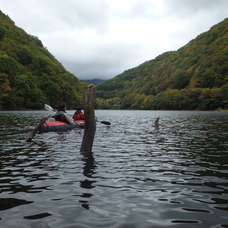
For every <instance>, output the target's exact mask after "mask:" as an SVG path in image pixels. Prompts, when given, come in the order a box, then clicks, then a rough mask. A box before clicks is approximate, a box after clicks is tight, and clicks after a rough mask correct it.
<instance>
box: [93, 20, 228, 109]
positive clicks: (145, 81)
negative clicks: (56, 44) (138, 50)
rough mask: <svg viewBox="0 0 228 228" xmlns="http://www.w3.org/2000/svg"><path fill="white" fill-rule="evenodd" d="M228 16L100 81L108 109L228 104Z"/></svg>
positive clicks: (99, 88) (100, 98) (222, 106)
mask: <svg viewBox="0 0 228 228" xmlns="http://www.w3.org/2000/svg"><path fill="white" fill-rule="evenodd" d="M227 40H228V19H225V20H224V21H222V22H221V23H219V24H217V25H215V26H213V27H212V28H211V29H210V30H209V31H207V32H205V33H203V34H200V35H199V36H198V37H196V38H195V39H194V40H192V41H190V42H189V43H188V44H187V45H185V46H183V47H182V48H180V49H178V50H177V51H170V52H167V53H163V54H161V55H159V56H158V57H156V58H155V59H153V60H150V61H147V62H145V63H143V64H141V65H139V66H138V67H135V68H133V69H129V70H126V71H124V72H123V73H122V74H120V75H117V76H116V77H114V78H112V79H110V80H107V81H104V82H102V83H100V84H98V85H97V105H98V107H99V108H104V109H169V110H171V109H175V110H184V109H185V110H215V109H228V45H227V44H228V43H227Z"/></svg>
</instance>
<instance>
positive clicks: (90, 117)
mask: <svg viewBox="0 0 228 228" xmlns="http://www.w3.org/2000/svg"><path fill="white" fill-rule="evenodd" d="M94 94H95V86H94V85H93V84H91V85H89V86H88V87H87V90H86V95H85V108H84V113H85V129H84V135H83V139H82V145H81V153H82V154H88V153H91V152H92V147H93V141H94V137H95V132H96V118H95V112H94V99H95V98H94Z"/></svg>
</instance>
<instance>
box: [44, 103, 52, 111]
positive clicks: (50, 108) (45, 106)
mask: <svg viewBox="0 0 228 228" xmlns="http://www.w3.org/2000/svg"><path fill="white" fill-rule="evenodd" d="M44 108H45V109H47V110H48V111H54V112H55V110H54V109H53V108H52V107H51V106H50V105H48V104H44Z"/></svg>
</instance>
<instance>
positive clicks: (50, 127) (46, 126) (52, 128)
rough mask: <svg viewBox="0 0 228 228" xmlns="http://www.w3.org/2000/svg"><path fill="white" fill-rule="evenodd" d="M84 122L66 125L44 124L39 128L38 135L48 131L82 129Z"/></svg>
mask: <svg viewBox="0 0 228 228" xmlns="http://www.w3.org/2000/svg"><path fill="white" fill-rule="evenodd" d="M84 124H85V121H84V120H76V121H74V123H73V124H67V123H65V122H62V121H51V122H45V123H44V124H43V125H42V126H41V127H40V128H39V133H44V132H49V131H67V130H70V129H73V128H84Z"/></svg>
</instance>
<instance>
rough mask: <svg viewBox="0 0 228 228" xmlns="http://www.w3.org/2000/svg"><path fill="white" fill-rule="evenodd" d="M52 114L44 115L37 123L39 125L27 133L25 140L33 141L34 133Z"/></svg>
mask: <svg viewBox="0 0 228 228" xmlns="http://www.w3.org/2000/svg"><path fill="white" fill-rule="evenodd" d="M50 116H51V115H49V116H46V117H43V118H42V119H41V120H40V122H39V123H38V124H37V126H36V127H35V128H34V129H33V130H32V131H31V132H30V133H29V134H28V135H27V137H26V139H25V141H26V142H31V140H32V139H33V137H34V135H35V134H36V132H37V131H38V130H39V128H40V127H41V126H42V125H43V123H45V122H46V120H47V119H48V118H49V117H50Z"/></svg>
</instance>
